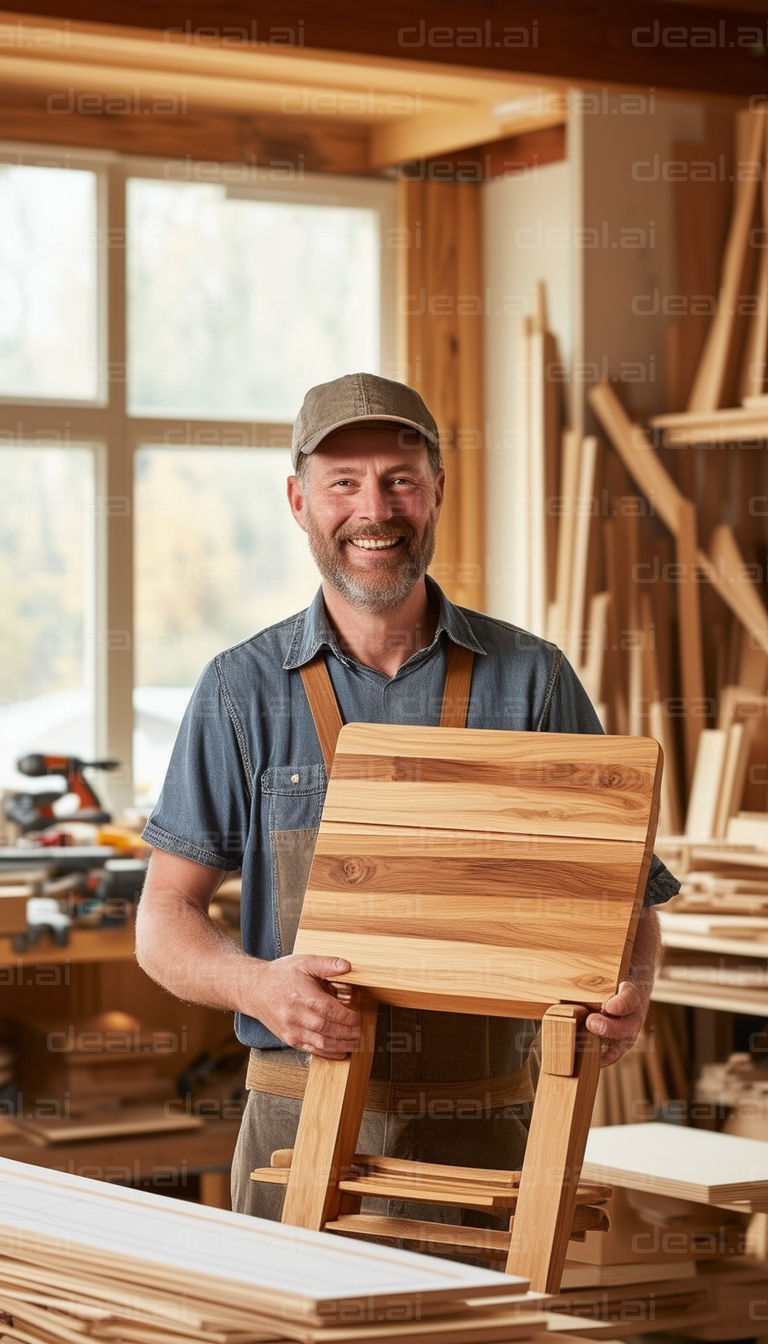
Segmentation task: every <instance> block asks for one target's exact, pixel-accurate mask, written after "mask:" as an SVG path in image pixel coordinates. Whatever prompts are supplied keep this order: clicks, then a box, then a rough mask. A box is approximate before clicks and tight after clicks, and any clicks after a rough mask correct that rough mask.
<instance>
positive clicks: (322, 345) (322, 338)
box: [128, 178, 380, 421]
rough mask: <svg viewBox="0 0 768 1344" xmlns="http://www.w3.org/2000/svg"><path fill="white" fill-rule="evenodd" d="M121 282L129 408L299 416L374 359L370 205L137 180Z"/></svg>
mask: <svg viewBox="0 0 768 1344" xmlns="http://www.w3.org/2000/svg"><path fill="white" fill-rule="evenodd" d="M128 294H129V301H128V313H129V323H128V351H129V379H128V400H129V408H130V410H131V411H132V412H133V413H134V414H141V413H147V414H157V413H158V412H161V413H165V414H169V415H170V414H178V415H185V416H186V415H198V416H208V417H211V418H217V419H221V418H228V419H245V420H249V419H260V420H268V421H269V420H272V421H285V420H293V419H294V417H295V415H296V412H297V411H298V409H299V406H300V405H301V401H302V398H303V396H304V393H305V391H306V390H307V388H308V387H311V386H312V385H313V384H314V383H318V382H323V381H325V380H326V379H330V378H336V377H338V376H340V375H341V374H342V373H350V372H354V371H355V370H357V369H366V370H368V371H370V372H372V373H377V372H378V371H379V360H380V355H379V216H378V212H377V211H375V210H367V209H360V208H357V207H355V208H348V207H342V206H338V207H336V206H323V205H317V206H316V205H298V204H297V205H288V204H283V203H280V202H274V201H260V200H242V199H232V198H231V197H228V196H227V193H226V188H225V187H224V186H201V185H199V184H196V183H191V184H188V183H173V182H158V181H152V180H149V179H145V178H132V179H130V180H129V182H128Z"/></svg>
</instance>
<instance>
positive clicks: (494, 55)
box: [14, 0, 766, 101]
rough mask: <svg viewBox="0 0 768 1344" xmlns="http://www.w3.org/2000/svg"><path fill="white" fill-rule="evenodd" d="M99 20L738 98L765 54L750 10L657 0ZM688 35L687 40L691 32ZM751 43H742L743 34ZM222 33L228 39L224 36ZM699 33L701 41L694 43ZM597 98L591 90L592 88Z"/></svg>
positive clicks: (237, 5) (237, 1)
mask: <svg viewBox="0 0 768 1344" xmlns="http://www.w3.org/2000/svg"><path fill="white" fill-rule="evenodd" d="M14 10H15V11H16V12H18V13H19V14H27V15H33V14H41V13H43V14H47V15H53V16H55V17H59V18H65V19H71V20H86V21H103V18H104V6H103V4H100V3H98V0H17V3H16V4H15V5H14ZM109 15H110V20H111V21H112V22H113V23H116V24H130V25H135V26H138V27H147V28H155V29H176V30H177V33H178V35H179V36H180V37H181V38H182V39H185V38H188V40H189V41H190V43H191V42H193V41H194V40H195V35H196V34H198V33H200V32H201V31H202V30H207V36H206V37H204V38H203V39H202V40H203V41H206V40H207V41H211V40H214V35H215V33H216V32H218V33H219V34H225V33H226V32H229V33H230V34H234V35H236V34H238V33H242V34H247V35H248V36H249V37H252V36H255V38H256V40H257V41H259V42H265V43H269V42H272V43H275V44H280V45H282V46H285V45H286V44H288V43H290V42H293V44H294V45H295V46H299V45H301V46H303V47H305V48H310V47H312V48H318V49H322V50H326V51H335V52H356V53H367V54H369V55H373V56H379V57H388V58H396V59H400V60H402V59H405V60H409V59H410V60H416V61H419V62H423V63H428V64H443V65H453V66H465V67H468V68H471V67H475V68H478V69H484V70H489V71H490V70H506V71H516V72H521V73H524V74H525V75H527V76H533V77H536V76H554V77H556V78H558V79H562V80H564V81H574V80H577V81H580V82H584V81H587V82H589V81H594V82H597V83H598V84H603V83H606V84H609V85H611V86H613V87H616V86H617V85H622V84H623V85H628V84H629V85H636V86H644V87H645V94H646V97H647V96H648V92H649V86H650V85H653V86H654V88H655V89H656V90H659V91H660V90H661V89H664V88H666V89H682V90H692V91H693V90H695V91H697V92H701V93H705V92H712V93H715V94H717V95H719V96H722V95H724V94H725V95H731V96H732V97H733V98H734V99H738V100H740V101H742V100H745V99H746V98H747V97H748V96H749V94H751V93H756V92H760V91H763V90H764V89H765V87H766V71H765V64H764V62H761V61H758V60H756V59H755V55H756V54H757V53H758V52H759V50H760V47H759V39H760V37H762V38H763V41H764V35H765V29H764V24H762V23H761V21H760V17H759V15H756V14H755V13H754V12H753V11H752V10H750V9H749V8H744V9H730V8H729V10H728V12H727V14H725V15H723V14H718V13H717V11H715V12H713V10H712V9H711V8H710V7H709V6H707V5H704V4H680V3H674V2H673V0H660V2H659V3H658V4H657V5H655V6H654V7H653V10H652V12H651V11H649V8H648V5H647V3H644V0H625V3H623V4H621V5H617V4H615V3H614V0H590V3H589V5H588V6H584V5H574V4H573V3H572V0H550V4H548V5H547V6H546V8H545V9H542V7H541V5H540V4H539V3H538V2H537V0H519V3H518V4H516V5H515V8H514V11H513V12H510V10H509V8H508V6H507V5H505V4H502V0H490V3H489V4H488V5H486V7H485V9H484V11H483V17H482V18H479V17H478V14H477V10H476V9H473V7H472V6H471V4H470V3H468V0H426V2H425V3H424V4H423V5H422V6H421V7H420V9H419V11H418V14H417V15H415V13H414V10H413V7H412V6H411V5H410V4H409V3H408V0H394V3H392V4H389V5H387V6H384V7H380V8H376V7H372V8H369V9H368V10H367V11H366V12H365V16H364V21H361V14H360V8H359V6H358V5H356V4H355V3H353V0H337V3H336V4H334V5H333V6H332V7H331V6H329V5H328V4H327V3H325V2H324V0H301V3H299V0H294V2H293V3H290V4H286V3H285V2H284V0H265V3H264V4H262V5H260V6H259V12H258V17H257V18H255V17H254V11H253V7H252V6H251V5H249V4H247V3H246V0H232V3H230V4H229V5H227V8H226V13H223V12H222V10H221V7H220V6H216V5H213V4H212V3H210V0H191V2H190V0H161V3H150V0H116V2H115V3H114V4H112V5H111V6H110V9H109ZM694 36H696V37H697V38H698V40H697V44H696V45H695V46H694V45H693V41H692V38H693V37H694ZM750 38H752V39H753V40H752V43H751V45H742V44H743V43H745V41H746V42H749V41H750ZM230 40H235V41H236V40H237V38H236V37H235V38H234V39H232V38H230ZM702 41H703V42H706V43H707V45H706V46H704V45H702V44H701V43H702ZM597 96H598V98H599V94H598V95H597Z"/></svg>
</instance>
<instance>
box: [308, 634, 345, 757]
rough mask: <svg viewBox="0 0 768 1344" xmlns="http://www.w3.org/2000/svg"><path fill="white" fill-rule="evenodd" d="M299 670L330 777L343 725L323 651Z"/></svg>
mask: <svg viewBox="0 0 768 1344" xmlns="http://www.w3.org/2000/svg"><path fill="white" fill-rule="evenodd" d="M299 670H300V672H301V680H302V681H303V682H304V690H305V691H306V693H307V699H308V701H309V708H310V709H311V711H312V718H313V719H314V721H315V731H316V732H317V736H318V737H319V738H320V750H321V751H322V753H323V760H324V761H325V770H326V774H327V775H329V776H330V773H331V766H332V765H333V758H334V756H335V755H336V743H337V741H338V739H339V733H340V732H341V730H342V727H343V726H344V720H343V719H342V717H341V710H340V709H339V702H338V700H337V699H336V692H335V691H334V689H333V683H332V682H331V678H330V674H329V672H328V668H327V667H326V666H325V659H324V657H323V655H322V652H318V653H316V654H315V656H314V658H313V659H312V660H311V662H309V663H305V664H304V666H303V667H302V668H300V669H299Z"/></svg>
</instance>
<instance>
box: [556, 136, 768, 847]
mask: <svg viewBox="0 0 768 1344" xmlns="http://www.w3.org/2000/svg"><path fill="white" fill-rule="evenodd" d="M767 126H768V118H766V116H765V115H764V114H762V113H750V112H745V113H742V114H739V115H738V116H737V117H736V140H737V156H738V158H739V161H740V162H742V163H744V164H748V165H749V169H747V168H746V167H745V168H744V170H743V171H740V172H739V173H737V174H735V185H734V201H733V214H732V221H731V226H730V230H729V233H728V237H727V240H726V246H725V252H724V256H723V262H722V273H721V280H720V291H721V293H720V300H719V302H718V304H717V310H716V312H714V314H713V316H712V319H711V326H710V330H709V334H708V336H707V339H706V343H705V347H704V350H703V353H702V356H701V361H700V367H699V370H698V373H697V375H696V377H695V379H694V385H693V388H692V391H691V398H690V404H689V408H688V411H687V412H684V413H680V414H676V415H674V416H671V415H670V416H666V417H657V418H656V420H654V421H652V422H651V426H650V429H646V428H644V427H643V426H642V425H641V424H639V423H636V422H635V421H634V420H633V417H632V416H631V415H630V414H628V412H627V410H626V409H625V407H624V406H623V404H622V402H621V401H620V399H619V396H618V395H617V390H616V384H615V382H601V383H599V384H598V385H597V386H595V387H593V388H592V390H591V392H590V394H589V402H590V406H591V409H592V411H593V412H594V416H595V419H596V422H597V424H598V426H599V427H600V428H601V429H602V431H603V432H604V433H605V436H606V438H607V440H608V444H609V446H610V448H611V449H612V450H613V451H609V452H605V451H604V449H603V446H602V444H601V443H600V442H599V441H598V440H597V439H596V438H594V437H591V436H588V437H586V438H583V439H579V438H578V437H577V436H576V435H574V434H571V433H569V432H566V433H565V434H564V435H563V436H562V440H561V442H560V448H559V457H560V463H559V468H558V472H557V481H558V487H557V490H556V493H555V506H554V507H551V508H550V510H549V512H550V514H551V515H554V518H555V523H554V528H555V535H554V540H553V541H552V540H550V542H549V543H548V547H547V548H545V550H546V558H547V563H548V566H549V568H547V567H546V566H545V567H544V568H543V569H539V570H537V571H533V570H532V571H531V585H532V591H533V590H534V589H535V590H536V592H537V593H539V597H538V598H537V601H538V604H539V606H540V605H541V600H542V599H541V595H540V592H539V590H540V588H541V584H542V582H544V581H546V587H545V597H546V601H547V616H548V620H547V633H548V635H549V637H550V638H551V639H553V640H554V641H555V642H557V643H559V644H560V645H561V646H562V647H563V648H564V650H565V652H566V653H567V655H568V657H569V658H570V660H571V662H572V663H573V665H574V666H575V668H576V669H577V671H578V673H579V675H580V677H581V679H582V681H583V683H584V685H585V687H586V689H587V691H588V693H589V695H590V697H591V699H592V702H593V704H594V705H595V708H596V709H597V712H598V714H599V717H600V719H601V721H602V723H603V726H604V727H605V729H606V730H607V731H608V732H613V733H632V734H647V735H650V736H653V737H656V738H657V740H658V741H659V742H660V744H661V746H662V748H663V751H664V757H665V771H664V784H663V793H662V809H661V832H662V834H667V835H674V836H677V835H682V834H685V836H686V837H687V838H688V839H689V840H691V841H695V842H704V841H709V840H712V839H718V840H723V841H726V840H727V841H728V842H729V843H738V844H739V845H746V844H750V845H752V846H753V847H757V848H760V849H762V850H763V852H766V853H768V771H767V770H766V766H765V763H766V760H768V695H767V694H766V692H768V610H766V603H765V594H766V583H765V554H764V541H765V538H764V536H763V533H762V527H763V525H762V522H761V520H760V518H757V519H756V518H755V515H754V510H753V509H750V500H752V499H753V498H754V496H755V494H756V492H757V491H758V490H760V489H762V485H761V482H760V479H759V477H758V476H757V475H756V470H757V466H756V465H755V458H754V455H749V461H748V462H743V463H742V462H737V461H736V456H737V455H734V454H731V455H730V461H729V462H726V455H723V454H721V455H719V459H718V460H717V461H715V456H717V455H714V456H713V455H712V454H708V455H707V460H706V461H704V460H702V461H700V462H699V464H698V465H699V466H701V467H702V468H704V470H703V471H700V472H695V471H694V469H693V462H692V461H691V460H690V452H691V451H693V450H692V449H688V450H686V451H685V452H683V453H681V452H680V451H679V445H680V444H689V445H690V444H694V443H712V442H726V441H727V442H732V443H733V442H737V443H738V442H741V441H742V437H741V436H742V431H744V430H745V428H746V429H749V432H750V433H753V432H758V435H759V441H760V442H764V441H765V440H766V439H768V381H766V366H767V359H768V249H765V248H760V247H759V246H758V245H757V243H756V242H754V241H753V239H754V238H756V237H758V235H759V236H760V237H762V234H761V228H763V227H764V226H765V223H768V185H766V184H767V183H768V173H766V172H765V171H764V169H765V165H766V148H767V146H766V127H767ZM761 183H762V185H760V184H761ZM755 230H757V232H756V233H755ZM735 296H738V298H739V302H736V297H735ZM747 300H749V302H748V301H747ZM742 399H743V400H744V406H743V407H740V406H739V405H738V403H739V402H740V401H741V400H742ZM729 408H730V409H729ZM673 421H674V426H673ZM557 423H558V422H557V419H556V417H555V415H554V412H553V413H552V415H550V418H549V420H548V421H547V429H546V432H544V433H540V434H539V435H538V439H537V438H536V436H535V435H534V434H533V433H532V432H531V433H530V434H529V443H530V444H532V445H533V447H534V448H538V459H537V460H538V461H539V462H540V464H541V465H540V466H539V468H538V472H539V476H540V477H541V478H542V481H541V488H542V491H543V490H544V477H547V479H548V480H551V478H552V475H553V470H554V467H553V464H554V463H556V456H557V455H556V452H555V449H554V448H553V446H552V445H553V436H556V430H557ZM696 425H698V426H699V427H700V432H699V431H697V430H696V428H695V426H696ZM729 425H730V428H728V426H729ZM724 427H725V428H724ZM673 428H674V432H673ZM697 435H698V437H697ZM673 445H674V451H669V452H668V451H667V447H670V448H671V447H672V446H673ZM550 488H551V487H550V485H549V484H548V485H547V486H546V490H547V491H549V490H550ZM726 519H727V520H728V521H725V520H726ZM734 520H738V522H737V523H736V522H734ZM553 555H554V559H552V556H553ZM542 574H543V575H544V576H545V580H542V577H541V576H542ZM534 628H535V627H534Z"/></svg>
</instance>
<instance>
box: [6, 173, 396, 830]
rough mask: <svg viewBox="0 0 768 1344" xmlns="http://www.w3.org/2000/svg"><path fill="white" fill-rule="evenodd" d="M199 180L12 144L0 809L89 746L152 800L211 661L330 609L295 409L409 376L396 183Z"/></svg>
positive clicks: (130, 794)
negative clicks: (43, 759) (51, 765)
mask: <svg viewBox="0 0 768 1344" xmlns="http://www.w3.org/2000/svg"><path fill="white" fill-rule="evenodd" d="M194 167H195V165H189V164H187V165H186V166H184V172H185V175H186V176H187V177H188V178H189V179H190V180H183V181H179V180H173V173H174V172H177V170H179V169H180V168H182V165H179V164H176V165H174V164H170V165H168V164H164V163H162V162H159V163H158V162H156V161H154V160H132V159H127V158H120V157H119V156H116V155H110V156H105V157H104V158H103V159H99V158H98V156H95V155H93V154H89V153H85V152H81V151H75V150H71V151H69V150H68V151H66V152H62V151H58V150H57V151H53V150H51V151H46V152H45V154H44V155H42V154H36V152H35V151H31V150H30V149H29V148H27V147H25V146H17V147H14V146H6V147H5V148H3V147H1V146H0V480H2V485H3V493H2V499H0V603H2V612H0V630H1V631H3V633H2V634H0V638H2V639H3V641H4V643H3V648H2V650H0V653H1V654H2V658H3V664H4V666H3V673H2V676H3V680H2V681H1V682H0V696H1V697H2V698H1V700H0V739H1V740H2V741H3V743H4V747H3V749H2V752H0V788H3V787H9V786H10V787H16V786H17V785H18V783H19V780H18V777H16V778H14V771H13V763H14V761H15V759H16V758H17V757H18V756H19V755H20V754H21V753H22V752H23V751H26V750H30V749H33V748H34V749H37V750H46V749H48V750H56V751H59V750H61V751H73V752H76V753H77V754H80V755H86V756H89V755H91V754H95V755H97V756H109V757H113V758H116V759H118V760H120V761H121V762H122V763H123V766H124V768H123V770H122V771H121V772H116V773H115V774H110V775H109V776H104V777H100V778H99V780H98V788H99V790H100V792H102V793H103V794H104V796H105V801H106V803H107V805H108V806H111V807H112V808H113V809H115V808H124V807H126V806H131V805H133V804H134V800H135V801H136V802H138V804H139V805H140V807H141V808H142V809H146V808H147V807H148V806H149V805H151V803H152V802H153V801H154V799H155V798H156V796H157V792H158V789H159V786H160V783H161V782H162V777H163V774H164V771H165V768H166V764H167V759H168V755H169V752H170V747H171V744H172V741H173V738H174V736H175V732H176V729H177V726H178V722H179V719H180V717H181V714H182V712H183V709H184V705H185V704H186V701H187V699H188V697H189V694H190V690H191V688H192V686H193V685H194V683H195V681H196V679H197V677H198V676H199V674H200V672H201V671H202V668H203V666H204V664H205V662H206V661H207V660H208V659H209V658H211V657H212V656H213V655H214V654H215V653H216V652H218V651H219V650H220V649H222V648H225V647H227V646H228V645H230V644H233V643H236V642H238V641H239V640H242V639H246V638H248V637H249V636H250V635H251V634H253V633H254V632H255V631H256V630H258V629H260V628H263V627H264V626H265V625H269V624H271V623H273V622H274V621H276V620H279V619H282V618H283V617H285V616H287V615H290V614H292V613H293V612H295V611H296V610H299V609H300V608H301V607H302V606H305V605H306V604H307V602H308V601H309V600H310V599H311V596H312V594H313V593H314V591H315V589H316V586H317V583H318V578H317V574H316V571H315V569H314V565H313V564H312V561H311V558H310V556H309V553H308V549H307V546H306V541H305V539H304V537H303V534H302V533H301V531H300V529H298V528H297V527H296V525H295V523H294V522H293V520H292V518H291V516H290V511H289V509H288V505H287V501H286V500H285V478H286V476H287V475H288V472H289V469H290V468H289V455H288V451H287V450H288V445H289V443H290V434H291V424H292V420H293V417H294V416H295V414H296V411H297V409H298V406H299V404H300V402H301V398H302V397H303V394H304V392H305V391H306V389H307V388H308V387H310V386H311V385H312V384H313V383H314V382H318V381H322V380H324V379H326V378H333V377H336V376H339V375H340V374H342V373H345V372H349V371H351V370H354V369H369V370H370V371H372V372H382V373H384V374H387V375H388V376H390V377H396V376H398V363H397V359H396V352H395V320H394V310H395V303H394V293H395V277H394V259H395V252H394V251H393V250H391V249H390V248H388V247H387V246H386V240H387V239H388V238H390V237H391V236H392V231H393V229H394V225H395V193H396V187H395V184H394V183H393V182H390V181H384V180H372V179H371V180H368V179H352V178H349V179H346V178H333V177H330V176H328V177H318V176H309V175H304V176H303V177H302V178H301V179H300V180H296V181H294V182H289V181H281V182H280V183H279V184H277V185H276V184H275V183H274V182H272V181H271V180H270V178H269V175H268V174H267V173H265V172H262V171H261V170H258V171H257V170H246V169H234V168H232V166H229V165H225V166H223V167H222V168H221V169H219V170H217V172H218V175H219V180H218V181H210V177H211V169H212V167H213V166H212V165H210V164H207V165H205V167H206V177H207V180H206V181H205V182H198V181H196V180H195V178H194V171H193V170H194ZM216 175H217V174H216V173H213V176H214V177H215V176H216ZM235 178H236V180H234V179H235ZM11 505H12V508H11ZM27 528H28V529H29V530H28V531H26V529H27ZM14 565H15V566H16V569H15V570H13V566H14ZM46 566H47V567H46ZM19 567H20V568H21V570H22V571H23V573H21V575H19V572H18V571H19ZM12 570H13V573H11V571H12ZM9 575H11V577H10V579H9V577H8V576H9ZM20 632H21V633H20ZM11 722H12V723H13V725H14V727H13V729H12V730H11V732H12V733H13V734H15V735H13V736H12V735H10V733H9V731H7V729H8V725H9V723H11ZM25 725H28V726H29V732H28V731H27V727H25ZM134 730H135V731H134ZM30 734H31V736H30ZM132 765H133V767H134V768H135V775H136V791H135V793H134V785H133V781H132V773H131V767H132ZM25 786H26V787H28V781H25Z"/></svg>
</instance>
